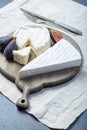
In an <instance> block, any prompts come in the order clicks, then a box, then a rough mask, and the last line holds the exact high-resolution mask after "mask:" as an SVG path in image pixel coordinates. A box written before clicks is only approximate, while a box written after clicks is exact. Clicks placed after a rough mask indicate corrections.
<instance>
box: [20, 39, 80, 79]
mask: <svg viewBox="0 0 87 130" xmlns="http://www.w3.org/2000/svg"><path fill="white" fill-rule="evenodd" d="M80 64H81V55H80V53H79V52H78V51H77V50H76V49H75V48H74V47H73V46H72V45H71V44H70V43H69V42H68V41H66V40H64V39H62V40H60V41H59V42H58V43H56V44H55V45H54V46H53V47H51V48H49V49H48V50H47V51H46V52H44V53H43V54H41V55H40V56H38V57H37V58H35V59H34V60H32V61H31V62H30V63H28V64H27V65H26V66H24V67H23V68H22V69H21V70H20V71H19V72H18V76H19V78H23V77H28V76H33V75H38V74H43V73H48V72H52V71H57V70H62V69H66V68H70V67H74V66H80Z"/></svg>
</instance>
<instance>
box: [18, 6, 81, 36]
mask: <svg viewBox="0 0 87 130" xmlns="http://www.w3.org/2000/svg"><path fill="white" fill-rule="evenodd" d="M20 9H21V10H22V11H23V12H24V13H25V15H27V16H28V17H29V19H30V20H31V21H33V22H34V23H37V24H41V23H42V24H46V25H48V26H54V27H56V28H59V29H61V30H64V31H68V32H71V33H73V34H75V35H82V32H81V31H80V30H78V29H75V28H73V27H71V26H68V25H66V24H63V23H60V22H58V21H56V20H52V19H48V18H46V17H43V16H41V15H37V14H36V13H33V12H31V11H28V10H26V9H23V8H20Z"/></svg>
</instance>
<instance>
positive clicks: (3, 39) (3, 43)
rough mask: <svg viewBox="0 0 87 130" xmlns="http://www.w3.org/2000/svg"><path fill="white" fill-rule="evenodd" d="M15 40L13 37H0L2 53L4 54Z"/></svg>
mask: <svg viewBox="0 0 87 130" xmlns="http://www.w3.org/2000/svg"><path fill="white" fill-rule="evenodd" d="M12 40H13V37H12V36H4V37H0V51H1V52H3V51H4V49H5V48H6V46H7V45H8V44H9V42H10V41H12Z"/></svg>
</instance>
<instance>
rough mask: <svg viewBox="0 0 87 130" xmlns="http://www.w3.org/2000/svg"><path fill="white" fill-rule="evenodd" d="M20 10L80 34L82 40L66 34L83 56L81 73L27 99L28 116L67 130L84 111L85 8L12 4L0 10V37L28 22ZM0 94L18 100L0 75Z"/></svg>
mask: <svg viewBox="0 0 87 130" xmlns="http://www.w3.org/2000/svg"><path fill="white" fill-rule="evenodd" d="M19 7H24V8H26V9H28V10H31V11H33V12H36V13H38V14H41V15H43V16H45V17H48V18H53V19H56V20H58V21H59V22H63V23H66V24H68V25H70V26H73V27H75V28H77V29H79V30H81V31H82V32H83V35H82V36H72V35H70V34H69V35H70V36H71V37H72V38H73V39H74V40H76V41H77V43H78V44H79V46H80V48H81V50H82V53H83V58H84V60H83V66H82V69H81V71H80V73H79V74H78V75H77V76H76V77H75V78H74V79H73V80H71V81H69V82H67V83H65V84H63V85H59V86H55V87H53V88H47V89H43V90H41V91H39V92H37V93H35V94H32V95H30V97H29V102H30V108H29V109H28V110H27V112H28V113H30V114H33V115H34V116H35V117H36V118H37V119H38V120H39V121H40V122H42V123H43V124H45V125H47V126H48V127H51V128H58V129H61V128H63V129H66V128H68V127H69V125H70V124H71V123H73V121H75V119H76V118H77V117H78V116H79V115H80V114H81V113H82V112H83V111H84V110H86V109H87V51H86V50H87V36H86V35H87V24H86V23H87V7H86V6H84V5H81V4H79V3H76V2H74V1H72V0H61V1H60V0H37V1H36V0H20V1H19V0H14V1H13V2H11V3H10V4H8V5H7V6H5V7H3V8H2V9H0V37H1V36H3V35H7V34H9V33H11V32H13V31H14V30H15V29H16V28H17V27H18V26H20V25H22V24H26V23H28V22H30V21H29V19H28V18H27V17H26V16H25V15H24V14H23V13H22V12H21V11H20V9H19ZM0 62H1V61H0ZM0 91H1V92H2V93H3V94H4V95H5V96H6V97H8V98H9V99H10V100H11V101H12V102H14V103H16V101H17V99H18V98H19V97H21V92H20V91H19V90H18V89H17V87H16V85H15V84H14V83H12V82H11V81H9V80H7V79H6V78H5V77H4V76H3V75H1V74H0Z"/></svg>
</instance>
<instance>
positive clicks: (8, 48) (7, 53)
mask: <svg viewBox="0 0 87 130" xmlns="http://www.w3.org/2000/svg"><path fill="white" fill-rule="evenodd" d="M13 50H17V45H16V41H15V39H13V40H12V41H11V42H10V43H9V44H8V45H7V46H6V48H5V50H4V56H5V57H6V58H7V59H12V58H13V54H12V52H13Z"/></svg>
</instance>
